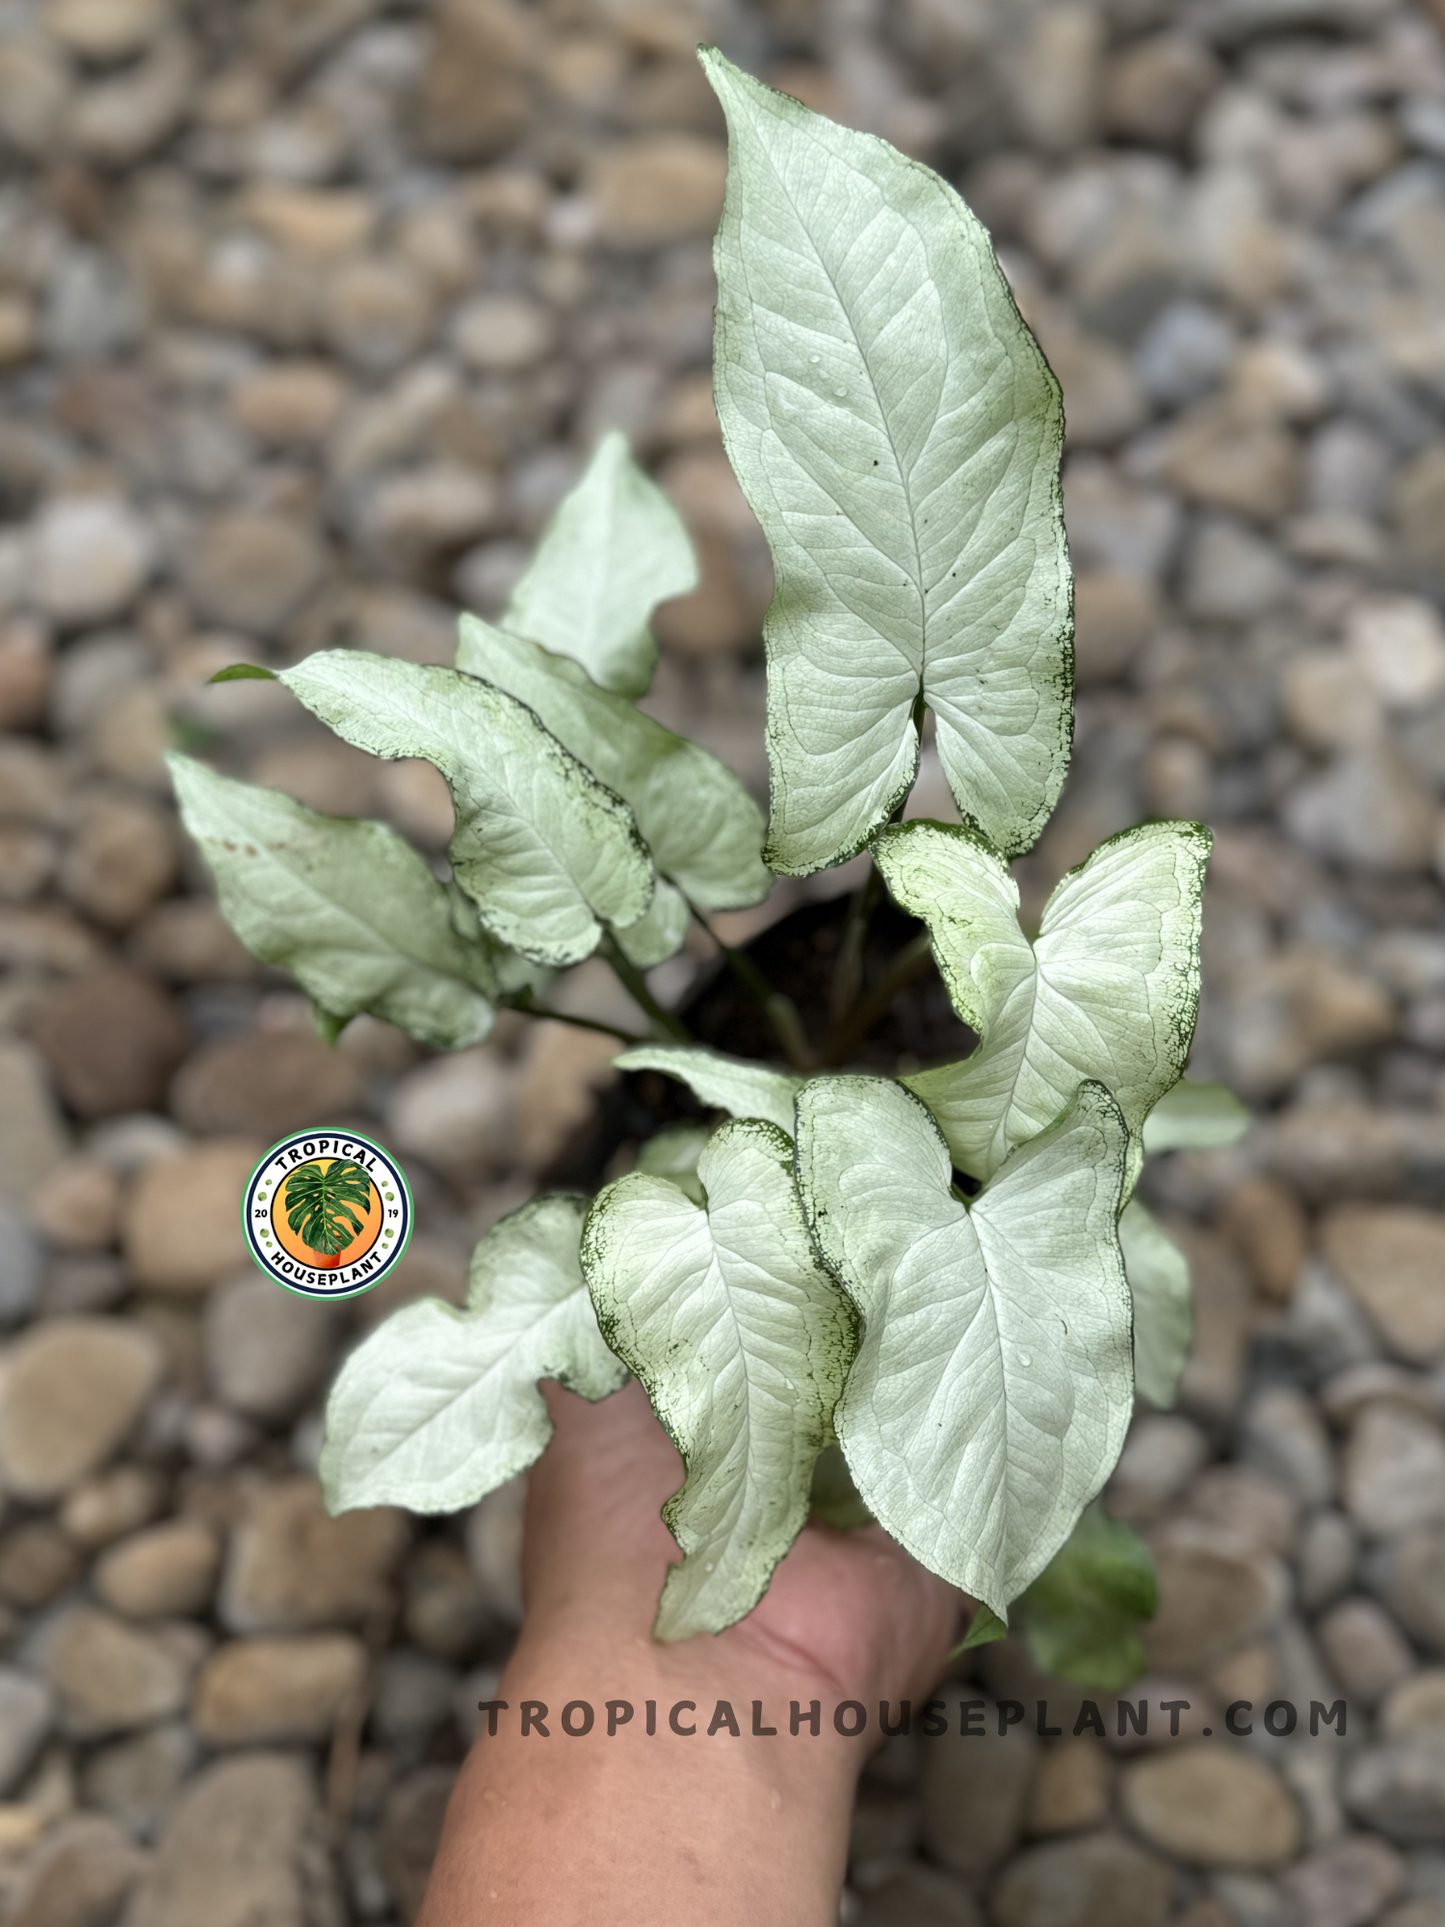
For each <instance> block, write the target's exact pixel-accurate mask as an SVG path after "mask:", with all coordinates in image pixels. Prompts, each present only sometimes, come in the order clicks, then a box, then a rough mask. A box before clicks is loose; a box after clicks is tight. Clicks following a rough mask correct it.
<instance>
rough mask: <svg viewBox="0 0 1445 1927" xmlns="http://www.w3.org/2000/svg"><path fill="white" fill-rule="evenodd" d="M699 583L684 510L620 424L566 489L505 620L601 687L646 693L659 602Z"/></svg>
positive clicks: (654, 653)
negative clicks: (632, 450)
mask: <svg viewBox="0 0 1445 1927" xmlns="http://www.w3.org/2000/svg"><path fill="white" fill-rule="evenodd" d="M696 587H697V562H696V560H695V558H694V556H693V552H692V544H691V542H690V541H689V540H688V536H687V530H686V529H685V528H684V527H683V525H682V518H681V517H680V516H679V515H678V512H677V510H676V509H675V508H674V507H673V506H672V504H671V502H669V501H668V499H667V497H666V496H665V495H664V494H663V492H662V490H661V489H660V488H659V487H658V486H657V484H656V483H655V482H654V481H652V480H650V478H649V477H648V476H646V475H644V474H643V472H642V470H641V469H640V468H639V467H638V466H637V464H636V463H635V462H634V461H633V459H632V457H631V456H630V455H629V454H628V452H627V442H626V439H625V437H624V436H622V435H621V434H619V433H618V432H617V431H616V430H615V429H614V430H613V432H612V433H611V434H609V435H604V436H603V438H602V440H601V441H600V442H599V443H598V444H597V448H596V450H595V451H594V453H593V456H592V460H591V461H590V462H589V463H588V465H587V472H586V473H585V474H584V475H583V477H582V479H581V481H580V482H579V483H578V484H577V486H576V487H575V488H574V489H573V490H572V492H571V493H570V494H569V495H566V496H564V497H563V500H562V503H561V505H560V507H559V508H558V510H557V513H556V514H555V515H554V516H553V518H552V521H551V523H550V525H549V527H548V528H547V531H546V533H545V534H544V535H543V537H542V540H541V542H540V543H539V544H538V547H537V553H536V554H535V555H534V556H533V558H532V560H531V563H530V564H529V565H528V568H527V571H526V573H525V575H523V577H522V579H521V581H520V582H519V583H518V584H517V586H516V588H515V589H514V590H513V592H512V599H511V601H510V602H509V603H508V605H507V612H506V614H505V616H504V617H503V618H502V620H503V623H504V625H505V626H506V627H507V628H508V629H511V630H513V631H515V633H516V634H517V635H519V636H529V637H530V638H531V639H532V641H533V642H540V643H541V644H542V645H543V647H544V648H547V649H552V650H556V651H557V652H559V653H560V654H562V655H564V656H571V657H572V658H573V659H574V660H575V661H577V662H579V663H581V665H582V667H583V668H584V669H585V670H586V671H587V673H588V675H589V676H590V677H591V678H592V680H593V682H595V683H598V684H600V685H601V687H602V688H603V689H613V690H616V691H617V693H618V694H619V695H620V696H641V695H643V694H644V693H645V692H646V690H647V687H648V685H649V684H650V683H651V681H652V671H653V666H654V664H655V663H656V661H657V644H656V642H655V641H654V640H653V637H652V631H651V630H650V629H649V627H648V622H649V619H650V618H651V615H652V612H653V610H654V609H655V608H656V607H657V605H658V603H659V602H666V601H667V600H668V598H669V597H670V596H679V595H686V594H687V593H688V592H689V591H690V590H692V589H694V588H696Z"/></svg>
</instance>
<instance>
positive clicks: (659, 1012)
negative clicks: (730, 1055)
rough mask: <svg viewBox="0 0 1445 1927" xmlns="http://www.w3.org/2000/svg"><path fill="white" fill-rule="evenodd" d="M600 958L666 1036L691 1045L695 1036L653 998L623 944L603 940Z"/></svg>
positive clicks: (671, 1012) (609, 936)
mask: <svg viewBox="0 0 1445 1927" xmlns="http://www.w3.org/2000/svg"><path fill="white" fill-rule="evenodd" d="M599 955H601V956H603V957H605V958H606V959H607V961H608V963H610V964H611V966H612V969H613V973H614V975H615V976H616V978H617V980H618V982H619V983H620V984H621V985H622V987H623V989H624V990H625V991H626V992H627V994H628V995H629V996H630V997H631V998H632V1001H633V1002H634V1003H635V1004H637V1005H639V1006H640V1007H641V1009H643V1010H645V1011H646V1012H647V1015H648V1016H649V1017H650V1018H651V1019H652V1021H653V1023H654V1024H655V1025H656V1026H657V1028H658V1029H659V1030H661V1031H662V1032H663V1034H664V1035H665V1036H667V1037H671V1038H672V1039H673V1040H674V1041H675V1042H676V1043H679V1044H690V1043H691V1042H692V1041H693V1037H692V1032H691V1031H690V1030H689V1029H688V1027H687V1025H686V1024H685V1023H684V1022H683V1021H682V1019H681V1018H680V1017H679V1016H678V1015H677V1013H676V1012H675V1011H671V1010H664V1008H663V1007H662V1005H661V1004H660V1003H659V1002H658V1001H657V999H656V998H655V997H654V996H653V994H652V992H651V991H650V990H649V989H648V988H647V979H646V978H645V977H644V976H643V974H642V972H641V971H640V970H639V969H638V967H637V965H636V964H635V963H633V962H632V960H631V958H630V957H628V956H627V954H626V953H625V952H624V950H623V948H622V946H621V944H619V943H618V941H617V939H616V938H615V937H614V936H611V935H610V934H609V935H608V936H606V937H604V938H603V940H602V947H601V950H600V952H599ZM636 1041H637V1042H639V1043H640V1042H642V1041H643V1040H642V1039H640V1038H639V1039H637V1040H636Z"/></svg>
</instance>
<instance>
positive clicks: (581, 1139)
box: [543, 896, 977, 1191]
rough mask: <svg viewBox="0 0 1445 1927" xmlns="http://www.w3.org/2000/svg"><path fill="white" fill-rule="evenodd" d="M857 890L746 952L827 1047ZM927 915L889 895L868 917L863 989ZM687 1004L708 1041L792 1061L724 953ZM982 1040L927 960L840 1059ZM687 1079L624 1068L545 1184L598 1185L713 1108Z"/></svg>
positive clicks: (856, 1065)
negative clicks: (649, 1143)
mask: <svg viewBox="0 0 1445 1927" xmlns="http://www.w3.org/2000/svg"><path fill="white" fill-rule="evenodd" d="M851 902H852V898H851V897H849V896H840V897H834V898H832V899H830V900H829V901H828V902H826V903H809V904H804V906H803V907H802V909H800V910H795V911H793V913H792V914H791V916H787V917H784V918H782V919H781V920H780V921H779V922H777V923H775V924H772V925H771V926H770V927H769V928H768V929H766V930H764V931H763V932H762V933H761V935H759V936H757V937H755V938H754V939H753V941H752V942H751V943H750V944H748V945H747V946H746V950H747V954H748V956H749V957H751V959H752V960H753V962H754V963H755V964H756V965H757V967H758V969H759V970H760V971H761V972H762V973H763V975H764V977H766V978H767V980H768V982H769V983H770V984H771V985H772V987H773V989H774V990H777V991H781V992H782V994H783V995H784V996H786V997H790V998H791V999H792V1000H793V1003H794V1004H795V1005H796V1006H797V1009H798V1012H799V1015H800V1017H801V1018H802V1022H803V1028H804V1030H805V1032H806V1033H807V1036H808V1041H809V1042H810V1044H812V1045H813V1046H814V1047H815V1048H821V1047H822V1045H823V1042H824V1039H825V1037H826V1036H827V1034H828V1031H829V1018H830V1007H831V1003H832V997H833V986H834V977H835V971H836V967H837V962H838V953H839V950H840V948H841V947H842V943H843V938H844V932H845V929H846V926H847V921H848V911H849V906H850V904H851ZM922 931H923V925H922V924H921V923H919V922H918V921H917V920H916V919H915V918H913V917H910V916H907V915H905V914H904V912H903V911H901V910H900V909H898V907H897V906H896V905H895V904H893V903H890V902H888V901H887V900H886V899H885V900H884V901H882V902H880V903H879V904H878V905H877V907H876V908H875V909H874V911H873V914H872V916H871V917H870V918H869V920H868V927H867V932H866V935H865V938H864V942H863V948H862V957H861V968H860V971H859V978H858V995H860V996H866V995H867V993H868V991H869V990H870V989H871V988H872V987H873V986H874V985H875V984H876V983H877V982H878V981H879V979H880V978H881V977H882V975H883V973H884V971H885V970H887V968H888V966H889V965H890V964H891V963H892V961H893V960H894V958H895V957H897V955H898V953H899V952H900V951H901V950H903V949H904V948H905V947H906V946H907V945H908V944H909V943H910V942H912V941H913V939H914V938H916V937H918V936H919V935H921V933H922ZM678 1015H679V1016H680V1017H681V1018H682V1021H683V1022H684V1023H685V1024H686V1025H687V1027H688V1029H689V1030H690V1031H691V1032H692V1034H693V1037H694V1038H695V1039H696V1041H697V1042H698V1043H699V1044H706V1045H709V1046H711V1048H712V1049H714V1050H720V1051H726V1052H727V1053H728V1054H729V1055H730V1056H732V1057H750V1058H755V1059H758V1060H760V1061H761V1062H764V1063H771V1064H777V1065H778V1066H779V1067H780V1068H781V1067H782V1065H783V1058H782V1053H781V1051H780V1050H779V1047H778V1040H777V1036H776V1034H775V1033H774V1031H773V1028H772V1025H771V1024H770V1023H769V1021H768V1019H767V1017H766V1016H765V1014H764V1013H763V1011H762V1010H761V1009H760V1008H759V1006H758V1003H757V1000H756V999H755V998H754V997H753V996H752V994H751V993H750V992H749V991H748V990H747V989H746V987H745V986H744V985H743V984H742V983H740V982H739V981H738V979H737V977H736V976H735V975H734V974H733V972H732V971H731V970H730V969H729V968H728V966H727V964H726V963H724V962H722V961H719V962H718V963H716V964H714V965H713V966H712V967H711V969H710V971H709V974H708V975H707V977H706V978H705V979H704V981H703V982H702V983H701V984H699V985H698V987H697V988H696V989H695V990H694V991H693V993H692V995H691V996H690V997H689V998H688V1000H687V1002H686V1003H685V1004H684V1005H683V1006H682V1008H681V1009H680V1010H679V1012H678ZM976 1042H977V1039H976V1038H975V1036H974V1034H973V1032H972V1031H971V1030H969V1029H968V1027H967V1026H966V1025H965V1024H962V1023H960V1022H959V1019H958V1017H957V1016H956V1015H955V1013H954V1010H953V1007H952V1005H951V1004H950V1003H949V1001H948V993H947V991H946V990H945V989H944V987H943V982H942V979H941V978H940V977H939V975H938V972H937V971H936V970H935V969H934V968H933V967H932V964H931V963H930V964H929V965H928V967H927V968H926V969H925V970H924V971H923V972H922V974H921V975H919V976H917V977H915V978H914V980H913V981H912V982H911V983H909V984H907V985H906V986H905V987H904V988H903V989H902V990H900V991H899V993H898V995H897V996H896V997H895V998H894V999H893V1001H892V1003H891V1005H890V1006H889V1008H888V1010H887V1011H886V1012H885V1013H884V1014H883V1015H882V1016H881V1017H880V1018H879V1019H878V1021H877V1022H876V1023H875V1024H874V1025H873V1026H872V1028H871V1029H870V1030H869V1031H868V1032H867V1034H866V1036H864V1037H862V1038H861V1039H860V1040H859V1041H858V1043H857V1045H856V1046H855V1048H854V1050H853V1051H852V1053H851V1054H850V1056H849V1058H848V1060H847V1062H846V1064H844V1065H842V1066H840V1068H842V1069H846V1070H854V1071H873V1072H875V1073H884V1074H887V1075H892V1074H894V1073H895V1072H897V1071H899V1070H900V1069H901V1070H916V1069H918V1068H919V1067H920V1066H921V1065H924V1064H929V1063H937V1062H939V1061H940V1060H941V1059H944V1058H950V1057H961V1056H963V1055H964V1054H965V1053H966V1052H967V1051H970V1050H971V1049H972V1048H973V1046H974V1044H975V1043H976ZM706 1115H707V1112H706V1108H705V1107H704V1106H703V1105H701V1104H699V1102H698V1101H697V1099H696V1098H695V1097H694V1096H693V1095H692V1093H691V1092H690V1091H689V1090H688V1089H687V1088H686V1087H685V1086H684V1085H682V1084H678V1083H676V1082H675V1081H674V1080H673V1079H672V1078H670V1077H664V1076H662V1075H661V1073H660V1072H657V1071H639V1072H635V1073H633V1074H631V1075H629V1076H625V1077H622V1078H619V1079H618V1081H617V1082H616V1083H615V1084H613V1085H612V1086H610V1087H609V1089H608V1090H607V1091H606V1092H605V1093H604V1094H603V1096H602V1098H601V1099H600V1101H599V1103H598V1105H597V1109H596V1111H595V1112H594V1114H593V1116H592V1117H591V1118H590V1119H589V1120H588V1122H587V1123H586V1124H585V1125H583V1126H582V1127H581V1129H580V1130H579V1131H578V1132H577V1133H576V1134H575V1136H574V1137H573V1138H572V1139H571V1141H570V1142H569V1143H568V1144H567V1145H566V1147H565V1148H564V1149H563V1151H562V1152H561V1154H560V1155H559V1156H558V1157H557V1159H556V1160H555V1161H554V1163H553V1165H552V1167H551V1169H550V1170H549V1171H548V1172H547V1173H546V1175H545V1178H544V1180H543V1188H544V1189H563V1190H579V1191H595V1190H596V1189H597V1188H598V1186H599V1185H601V1184H604V1183H605V1182H606V1181H607V1180H608V1178H610V1177H615V1176H616V1175H617V1174H618V1171H619V1170H621V1169H623V1168H626V1165H627V1164H628V1163H630V1157H629V1155H628V1153H629V1152H630V1151H631V1150H634V1149H635V1148H636V1147H637V1146H638V1145H640V1144H642V1143H645V1142H646V1140H647V1139H648V1138H650V1137H651V1136H652V1135H653V1133H654V1132H656V1131H659V1130H661V1129H662V1127H663V1126H664V1125H667V1124H676V1123H680V1122H682V1121H683V1120H684V1119H688V1118H697V1117H704V1116H706Z"/></svg>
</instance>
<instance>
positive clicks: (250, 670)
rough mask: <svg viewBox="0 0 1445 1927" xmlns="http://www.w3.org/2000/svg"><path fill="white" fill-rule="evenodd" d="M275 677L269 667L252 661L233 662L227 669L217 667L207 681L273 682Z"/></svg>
mask: <svg viewBox="0 0 1445 1927" xmlns="http://www.w3.org/2000/svg"><path fill="white" fill-rule="evenodd" d="M275 680H276V677H275V675H274V673H273V672H272V671H271V670H269V669H262V668H261V667H260V665H259V664H258V663H254V662H233V663H232V664H231V665H230V667H229V668H227V669H218V670H217V671H216V673H215V675H214V676H208V677H207V678H206V681H207V682H275Z"/></svg>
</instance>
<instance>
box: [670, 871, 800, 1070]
mask: <svg viewBox="0 0 1445 1927" xmlns="http://www.w3.org/2000/svg"><path fill="white" fill-rule="evenodd" d="M688 908H689V909H690V910H691V911H692V914H693V915H694V917H696V918H697V921H698V924H699V926H700V927H701V928H702V929H703V930H704V931H705V932H706V933H707V935H708V936H709V937H711V938H712V940H713V942H714V943H715V944H716V945H717V947H718V950H719V952H720V953H721V955H722V958H723V961H724V962H725V963H726V964H727V967H728V969H729V970H730V971H731V972H732V973H733V975H734V976H735V977H736V978H737V980H738V982H739V983H740V984H741V985H742V986H743V988H744V990H746V991H747V992H748V994H749V996H750V997H751V998H752V999H753V1001H754V1003H756V1004H757V1006H758V1008H759V1010H761V1011H762V1013H763V1015H764V1016H765V1017H766V1018H767V1020H768V1022H769V1023H770V1024H771V1025H772V1027H773V1035H774V1036H775V1037H776V1038H777V1040H778V1042H779V1044H780V1045H781V1046H782V1051H783V1055H784V1057H786V1059H787V1060H788V1064H789V1066H790V1068H791V1069H793V1070H795V1071H798V1072H800V1073H801V1074H802V1075H803V1076H804V1077H806V1076H807V1075H808V1073H809V1072H810V1071H815V1070H816V1069H817V1068H818V1060H817V1057H816V1055H815V1054H814V1051H813V1047H812V1045H811V1044H810V1043H809V1042H808V1036H807V1032H806V1031H805V1030H804V1029H803V1020H802V1018H801V1017H800V1016H799V1014H798V1006H797V1005H796V1004H795V1003H794V1002H793V1000H792V998H791V997H785V996H784V995H783V993H782V991H780V990H774V989H773V986H772V985H771V984H770V983H769V982H768V980H767V978H766V977H765V976H764V975H763V973H762V971H761V970H759V969H758V967H757V965H756V964H755V963H754V962H753V960H752V958H751V957H750V956H749V955H748V953H747V952H746V950H736V949H734V948H733V946H732V945H731V944H730V943H724V942H723V940H722V938H721V937H720V936H719V935H718V933H717V931H716V930H714V929H713V927H712V925H711V924H710V923H709V922H708V920H707V918H706V917H705V916H704V915H703V913H702V911H701V910H699V909H698V907H697V905H696V904H695V903H689V905H688Z"/></svg>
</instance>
